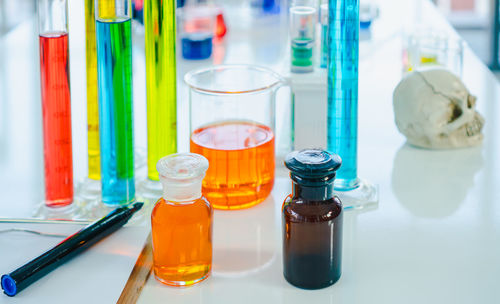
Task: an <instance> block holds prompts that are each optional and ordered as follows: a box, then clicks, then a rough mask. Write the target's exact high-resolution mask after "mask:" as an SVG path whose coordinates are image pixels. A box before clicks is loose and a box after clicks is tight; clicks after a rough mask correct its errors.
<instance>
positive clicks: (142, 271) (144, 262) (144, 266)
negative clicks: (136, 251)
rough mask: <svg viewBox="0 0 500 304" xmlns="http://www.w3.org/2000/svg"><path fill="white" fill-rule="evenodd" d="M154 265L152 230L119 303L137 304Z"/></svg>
mask: <svg viewBox="0 0 500 304" xmlns="http://www.w3.org/2000/svg"><path fill="white" fill-rule="evenodd" d="M152 267H153V246H152V245H151V232H150V233H149V235H148V238H147V239H146V243H145V244H144V247H143V248H142V251H141V254H140V255H139V257H138V258H137V261H136V262H135V266H134V269H132V272H131V273H130V276H129V278H128V281H127V284H125V287H124V288H123V291H122V294H121V295H120V298H119V299H118V301H117V302H116V303H117V304H135V303H136V302H137V299H138V298H139V295H140V294H141V291H142V288H143V287H144V285H145V284H146V282H147V281H148V278H149V275H150V274H151V269H152Z"/></svg>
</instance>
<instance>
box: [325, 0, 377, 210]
mask: <svg viewBox="0 0 500 304" xmlns="http://www.w3.org/2000/svg"><path fill="white" fill-rule="evenodd" d="M328 15H329V17H328V48H329V52H328V63H327V68H328V119H327V124H328V130H327V133H328V135H327V149H328V151H329V152H332V153H335V154H338V155H340V157H341V158H342V166H341V167H340V169H339V170H338V171H337V178H336V180H335V184H334V185H335V190H337V194H338V196H339V197H340V199H341V200H342V202H343V203H344V208H356V209H360V208H364V207H365V206H368V205H369V204H371V203H377V202H378V191H377V188H376V186H374V185H372V184H370V183H369V182H367V181H364V180H360V179H359V178H358V172H357V153H358V63H359V0H329V5H328Z"/></svg>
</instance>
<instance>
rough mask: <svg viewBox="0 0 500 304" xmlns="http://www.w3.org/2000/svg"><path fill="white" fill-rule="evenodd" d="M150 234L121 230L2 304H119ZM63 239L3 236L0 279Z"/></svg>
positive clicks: (69, 228) (43, 227)
mask: <svg viewBox="0 0 500 304" xmlns="http://www.w3.org/2000/svg"><path fill="white" fill-rule="evenodd" d="M83 227H84V226H81V225H73V224H13V223H8V224H7V223H5V224H3V223H2V224H0V231H3V230H8V229H12V228H21V229H30V230H36V231H40V232H46V233H56V234H64V235H68V236H69V235H71V234H73V233H74V232H76V231H78V230H80V229H81V228H83ZM148 232H149V228H146V227H123V228H121V229H120V230H118V231H116V232H115V233H113V234H112V235H110V236H108V237H107V238H105V239H103V240H101V241H100V242H99V243H97V244H95V245H94V246H92V247H90V248H89V249H88V250H86V251H84V252H83V253H81V254H80V255H78V256H76V257H75V258H73V259H72V260H70V261H68V262H67V263H65V264H63V265H62V266H60V267H58V268H57V269H55V270H54V271H52V272H51V273H49V274H47V275H46V276H45V277H43V278H41V279H40V280H38V281H37V282H35V283H33V284H32V285H31V286H29V287H28V288H26V289H25V290H23V291H22V292H20V293H19V294H18V295H16V296H15V297H13V298H10V297H7V296H6V295H4V294H1V295H0V303H12V304H14V303H72V304H77V303H92V304H98V303H116V301H117V300H118V298H119V296H120V294H121V292H122V289H123V287H124V286H125V283H126V282H127V280H128V277H129V275H130V272H131V271H132V268H133V266H134V264H135V262H136V260H137V257H138V255H139V253H140V252H141V250H142V247H143V245H144V241H145V239H146V236H147V233H148ZM63 239H64V238H62V237H61V238H55V237H47V236H39V235H33V234H30V233H26V232H17V231H15V232H0V274H5V273H9V272H11V271H13V270H15V269H16V268H18V267H19V266H21V265H23V264H25V263H26V262H28V261H30V260H31V259H33V258H35V257H37V256H38V255H39V254H41V253H43V252H44V251H46V250H48V249H50V248H52V247H53V246H54V245H56V244H58V243H59V242H61V241H62V240H63Z"/></svg>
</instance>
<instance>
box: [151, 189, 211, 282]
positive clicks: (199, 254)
mask: <svg viewBox="0 0 500 304" xmlns="http://www.w3.org/2000/svg"><path fill="white" fill-rule="evenodd" d="M212 214H213V209H212V207H211V206H210V204H209V203H208V202H207V201H206V200H205V199H203V198H200V199H198V200H196V201H194V202H189V203H176V202H169V201H166V200H165V199H163V198H160V199H159V200H158V202H157V203H156V205H155V207H154V209H153V212H152V214H151V231H152V239H153V263H154V266H153V269H154V274H155V277H156V279H157V280H159V281H160V282H162V283H164V284H167V285H173V286H186V285H192V284H195V283H197V282H200V281H202V280H203V279H205V278H207V277H208V275H209V274H210V270H211V268H212Z"/></svg>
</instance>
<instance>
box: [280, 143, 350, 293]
mask: <svg viewBox="0 0 500 304" xmlns="http://www.w3.org/2000/svg"><path fill="white" fill-rule="evenodd" d="M340 164H341V160H340V157H339V156H337V155H336V154H330V153H328V152H326V151H323V150H302V151H299V152H297V151H295V152H292V153H290V154H289V155H288V156H287V158H286V160H285V165H286V167H287V168H288V169H289V170H290V178H291V179H292V194H291V195H289V196H288V197H287V198H286V199H285V202H284V203H283V208H282V218H283V275H284V276H285V279H286V280H287V281H288V282H289V283H290V284H292V285H294V286H297V287H300V288H304V289H319V288H324V287H328V286H330V285H332V284H334V283H335V282H337V281H338V279H339V278H340V274H341V258H342V203H341V202H340V200H339V198H338V197H336V196H335V195H334V192H333V181H334V180H335V174H336V173H335V171H337V169H338V168H339V167H340Z"/></svg>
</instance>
